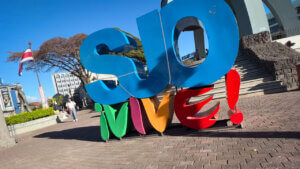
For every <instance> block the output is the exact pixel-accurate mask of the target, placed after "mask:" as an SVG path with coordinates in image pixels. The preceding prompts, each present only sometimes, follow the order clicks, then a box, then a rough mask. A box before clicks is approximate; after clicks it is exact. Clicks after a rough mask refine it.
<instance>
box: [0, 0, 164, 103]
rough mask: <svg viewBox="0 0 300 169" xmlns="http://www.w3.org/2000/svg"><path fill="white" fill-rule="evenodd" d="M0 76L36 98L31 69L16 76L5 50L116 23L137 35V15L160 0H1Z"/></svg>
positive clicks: (46, 80)
mask: <svg viewBox="0 0 300 169" xmlns="http://www.w3.org/2000/svg"><path fill="white" fill-rule="evenodd" d="M0 2H1V3H0V4H1V6H0V11H1V12H0V37H1V41H0V67H1V68H0V77H1V78H2V79H3V80H4V82H5V83H20V84H22V85H23V88H24V91H25V94H26V95H27V97H28V98H29V100H30V101H32V100H35V99H36V98H38V99H39V93H38V83H37V79H36V76H35V74H34V72H30V71H28V72H23V76H21V77H19V76H18V73H17V72H18V66H19V65H18V63H6V58H7V56H8V53H7V51H24V50H25V49H26V48H27V47H28V44H27V43H28V41H29V40H30V41H31V42H32V48H33V49H38V48H39V46H40V45H41V44H42V43H43V42H44V41H46V40H48V39H50V38H53V37H56V36H61V37H70V36H72V35H74V34H77V33H86V34H90V33H93V32H94V31H97V30H100V29H103V28H107V27H119V28H121V29H123V30H126V31H128V32H130V33H132V34H134V35H136V36H139V33H138V29H137V25H136V18H137V17H139V16H142V15H143V14H146V13H148V12H150V11H152V10H154V9H157V8H159V7H160V0H151V1H141V0H128V1H124V0H26V1H23V0H9V1H8V0H0ZM52 73H53V72H48V73H42V72H41V73H40V78H41V83H42V85H43V87H44V90H45V94H46V97H51V96H53V95H54V94H55V91H54V87H53V84H52V79H51V74H52Z"/></svg>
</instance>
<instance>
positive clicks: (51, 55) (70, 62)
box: [7, 28, 145, 84]
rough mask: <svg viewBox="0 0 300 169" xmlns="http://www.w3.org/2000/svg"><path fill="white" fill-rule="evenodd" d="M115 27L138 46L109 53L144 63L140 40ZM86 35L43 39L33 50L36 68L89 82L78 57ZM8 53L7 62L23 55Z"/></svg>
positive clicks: (17, 60) (29, 68)
mask: <svg viewBox="0 0 300 169" xmlns="http://www.w3.org/2000/svg"><path fill="white" fill-rule="evenodd" d="M115 29H118V30H120V31H122V32H124V33H126V34H128V35H130V36H132V37H133V38H134V39H135V40H136V42H137V45H138V47H137V48H136V49H134V50H131V51H129V52H126V53H116V52H113V51H110V54H118V55H123V56H127V57H130V58H136V59H138V60H140V61H141V62H143V63H145V57H144V52H143V49H142V44H141V41H140V40H139V39H138V38H137V37H135V36H133V35H131V34H129V33H127V32H125V31H123V30H121V29H119V28H115ZM86 37H87V35H86V34H83V33H79V34H76V35H74V36H72V37H70V38H68V39H67V38H62V37H54V38H52V39H49V40H47V41H45V42H44V43H43V44H42V45H41V46H40V48H39V50H36V51H33V55H34V58H35V60H36V64H37V69H38V70H39V71H40V70H46V71H50V70H53V69H55V70H56V71H67V72H70V73H71V74H73V75H74V76H76V77H78V78H79V79H80V80H81V82H82V83H83V84H88V83H90V80H91V75H92V74H91V72H89V71H87V70H86V69H85V68H84V67H83V65H82V63H81V61H80V57H79V50H80V46H81V43H82V41H83V40H84V39H85V38H86ZM9 53H10V55H9V57H8V58H7V62H19V60H20V58H21V57H22V55H23V52H9ZM33 69H34V65H33V63H31V64H29V65H27V67H26V70H33Z"/></svg>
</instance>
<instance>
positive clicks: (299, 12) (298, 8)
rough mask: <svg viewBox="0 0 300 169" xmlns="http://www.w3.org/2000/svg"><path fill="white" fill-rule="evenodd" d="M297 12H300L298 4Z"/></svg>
mask: <svg viewBox="0 0 300 169" xmlns="http://www.w3.org/2000/svg"><path fill="white" fill-rule="evenodd" d="M297 13H298V14H300V6H298V7H297Z"/></svg>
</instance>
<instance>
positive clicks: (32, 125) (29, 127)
mask: <svg viewBox="0 0 300 169" xmlns="http://www.w3.org/2000/svg"><path fill="white" fill-rule="evenodd" d="M57 119H58V115H53V116H48V117H44V118H40V119H36V120H32V121H28V122H25V123H21V124H15V125H10V126H7V127H8V130H9V133H10V135H12V136H13V135H19V134H23V133H27V132H31V131H34V130H38V129H41V128H45V127H48V126H52V125H54V124H57Z"/></svg>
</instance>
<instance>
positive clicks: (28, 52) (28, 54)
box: [19, 49, 33, 76]
mask: <svg viewBox="0 0 300 169" xmlns="http://www.w3.org/2000/svg"><path fill="white" fill-rule="evenodd" d="M31 61H33V56H32V52H31V49H27V50H26V51H25V52H24V54H23V56H22V58H21V61H20V64H19V76H21V75H22V69H23V64H26V63H28V62H31Z"/></svg>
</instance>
